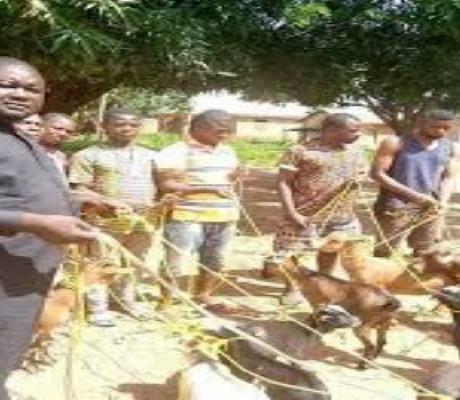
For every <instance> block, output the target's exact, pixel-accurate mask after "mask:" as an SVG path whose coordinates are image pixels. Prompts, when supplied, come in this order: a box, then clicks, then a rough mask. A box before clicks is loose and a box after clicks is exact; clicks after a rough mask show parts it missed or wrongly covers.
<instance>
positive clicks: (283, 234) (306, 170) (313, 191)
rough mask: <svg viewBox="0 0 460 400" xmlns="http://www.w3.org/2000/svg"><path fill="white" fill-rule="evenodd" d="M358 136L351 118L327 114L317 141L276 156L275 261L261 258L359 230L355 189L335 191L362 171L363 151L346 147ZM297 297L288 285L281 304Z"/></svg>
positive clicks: (302, 250)
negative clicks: (277, 210) (277, 212)
mask: <svg viewBox="0 0 460 400" xmlns="http://www.w3.org/2000/svg"><path fill="white" fill-rule="evenodd" d="M359 135H360V133H359V120H358V119H357V118H356V117H354V116H352V115H349V114H343V113H336V114H330V115H328V116H327V117H326V118H325V119H324V121H323V124H322V128H321V136H320V137H319V138H318V140H316V141H314V142H312V143H307V144H297V145H295V146H293V147H291V148H290V149H289V150H288V151H287V152H286V153H285V154H284V155H283V156H282V158H281V160H280V162H279V174H278V191H279V194H280V197H281V201H282V204H283V209H284V213H283V216H282V219H281V222H280V224H279V226H278V228H277V231H276V234H275V240H274V246H273V247H274V248H273V250H274V253H275V259H274V260H272V259H267V262H275V263H276V262H277V260H282V259H283V258H284V257H285V255H286V254H287V253H289V252H296V253H299V252H300V253H307V254H308V253H311V252H312V251H313V250H314V248H313V247H314V243H313V242H314V240H315V239H317V238H319V237H323V236H325V235H327V234H329V233H331V232H333V231H341V232H348V233H351V234H359V233H360V232H361V224H360V222H359V220H358V218H357V216H356V213H355V210H354V208H355V203H356V194H357V191H356V190H350V191H348V190H347V194H346V195H342V194H341V193H343V191H344V190H345V189H346V188H348V189H351V187H352V185H353V182H355V181H357V180H359V179H361V178H362V177H363V176H364V173H365V172H366V169H367V168H366V160H365V157H364V153H363V151H362V150H361V149H360V148H358V147H357V146H353V145H351V143H353V142H355V141H356V140H357V139H358V138H359ZM353 187H354V186H353ZM337 196H338V197H337ZM336 199H337V201H336ZM299 299H301V296H299V295H298V293H297V292H295V291H293V290H291V288H290V287H288V288H287V293H286V295H285V296H284V297H283V302H284V303H289V304H292V303H297V302H298V301H299Z"/></svg>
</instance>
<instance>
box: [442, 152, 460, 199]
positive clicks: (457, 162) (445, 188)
mask: <svg viewBox="0 0 460 400" xmlns="http://www.w3.org/2000/svg"><path fill="white" fill-rule="evenodd" d="M453 146H454V147H453V155H452V157H451V159H450V160H449V164H448V165H447V168H446V170H445V171H444V173H443V176H442V180H441V188H440V191H439V202H440V203H441V206H443V207H446V206H447V204H448V202H449V200H450V198H451V196H452V192H453V190H454V185H455V179H456V177H457V175H458V170H459V169H460V146H459V145H458V143H454V145H453Z"/></svg>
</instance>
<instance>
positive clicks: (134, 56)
mask: <svg viewBox="0 0 460 400" xmlns="http://www.w3.org/2000/svg"><path fill="white" fill-rule="evenodd" d="M459 20H460V5H459V2H458V0H404V1H402V0H369V1H363V0H213V1H198V0H180V1H179V0H128V1H127V0H0V46H1V49H2V53H3V54H9V55H12V56H16V57H19V58H23V59H27V60H30V61H31V62H32V63H33V64H35V65H36V66H37V67H38V68H39V69H40V70H42V71H43V72H44V74H45V77H46V79H47V81H48V82H49V85H50V88H51V91H50V93H49V96H48V101H47V107H48V110H54V111H64V112H65V111H68V112H69V111H70V112H72V111H75V109H76V108H78V107H79V106H81V105H82V104H86V103H88V102H89V101H91V100H94V99H96V98H98V97H99V96H100V95H101V94H102V93H105V92H107V91H109V90H111V89H113V88H116V87H119V86H124V87H134V88H145V90H146V92H145V93H147V92H148V93H151V92H152V91H153V92H154V93H156V94H157V95H161V94H162V93H165V92H167V91H169V90H179V91H181V92H184V93H187V94H193V93H196V92H199V91H203V90H208V89H219V88H227V89H230V90H239V91H242V92H243V93H245V94H246V95H247V96H249V97H253V98H257V99H264V100H277V99H282V100H287V99H294V100H298V101H300V102H302V103H304V104H308V105H312V106H320V105H329V104H331V103H333V102H339V103H342V104H345V103H350V102H352V103H356V102H359V103H362V104H366V105H368V106H370V107H371V108H372V109H373V110H374V111H375V112H376V113H377V114H378V115H379V116H380V117H382V118H383V119H384V120H385V121H386V122H388V123H389V124H390V125H391V126H393V127H394V128H395V129H399V130H404V129H405V128H406V127H407V125H408V124H410V123H412V122H413V119H414V117H415V116H416V114H417V112H419V111H420V110H422V109H424V108H426V107H429V106H432V105H438V104H439V105H442V106H446V107H452V108H455V109H460V74H458V71H457V65H459V63H460V24H458V21H459ZM140 97H143V98H144V100H142V101H141V103H142V104H143V105H145V104H148V103H149V102H150V100H148V101H146V100H145V98H146V97H148V95H145V94H142V95H141V96H140ZM136 101H137V100H136ZM142 107H143V106H142Z"/></svg>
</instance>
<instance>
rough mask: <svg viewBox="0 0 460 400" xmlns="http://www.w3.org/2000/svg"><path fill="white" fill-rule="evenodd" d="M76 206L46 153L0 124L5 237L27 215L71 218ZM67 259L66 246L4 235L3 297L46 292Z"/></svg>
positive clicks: (0, 213) (0, 261)
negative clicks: (61, 263) (68, 216)
mask: <svg viewBox="0 0 460 400" xmlns="http://www.w3.org/2000/svg"><path fill="white" fill-rule="evenodd" d="M73 207H74V205H73V203H72V201H71V199H70V197H69V194H68V191H67V188H66V187H65V185H64V183H63V182H62V177H61V176H60V175H59V172H58V170H57V168H56V167H55V165H54V164H53V162H52V161H51V160H50V158H49V157H48V156H47V155H46V154H45V153H44V151H43V150H42V149H41V148H40V147H39V146H38V145H37V144H35V143H33V142H31V141H30V140H29V139H27V138H25V137H24V136H21V135H19V134H16V133H15V132H14V131H13V130H12V129H11V128H9V127H6V126H0V234H1V231H2V229H6V230H8V228H12V229H14V228H15V226H16V225H17V223H18V220H19V214H20V213H21V212H29V213H35V214H45V215H57V214H59V215H71V214H72V210H73ZM61 258H62V248H61V247H60V246H56V245H52V244H49V243H47V242H45V241H43V240H41V239H39V238H38V237H36V236H34V235H32V234H29V233H17V234H15V235H13V236H0V298H1V297H5V296H22V295H26V294H30V293H34V292H37V293H41V294H45V293H46V292H47V290H48V289H49V286H50V283H51V281H52V279H53V276H54V272H55V271H56V268H57V267H58V266H59V263H60V262H61ZM0 301H1V299H0Z"/></svg>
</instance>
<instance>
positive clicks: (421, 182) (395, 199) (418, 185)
mask: <svg viewBox="0 0 460 400" xmlns="http://www.w3.org/2000/svg"><path fill="white" fill-rule="evenodd" d="M402 141H403V145H402V148H401V151H400V152H399V154H398V155H397V157H396V159H395V160H394V162H393V165H392V166H391V168H390V170H389V172H388V175H390V176H391V177H392V178H393V179H395V180H397V181H398V182H399V183H401V184H403V185H405V186H408V187H410V188H411V189H413V190H415V191H417V192H419V193H424V194H426V195H430V196H433V197H434V198H436V197H438V195H439V190H440V186H441V178H442V174H443V172H444V170H445V169H446V167H447V164H448V163H449V159H450V158H451V156H452V151H453V150H452V143H451V141H450V140H449V139H445V138H444V139H440V140H439V141H438V145H437V146H436V148H433V149H427V148H425V147H424V146H423V145H422V143H420V141H419V140H418V139H417V138H415V137H414V136H412V135H403V136H402ZM377 203H378V204H382V205H383V206H385V207H396V208H399V207H403V206H405V205H406V204H407V203H409V200H408V199H407V198H405V197H402V196H399V195H397V194H394V193H392V192H389V191H387V190H385V189H382V190H381V192H380V194H379V198H378V201H377Z"/></svg>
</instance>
